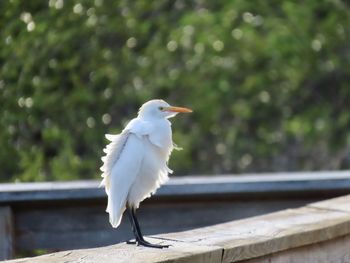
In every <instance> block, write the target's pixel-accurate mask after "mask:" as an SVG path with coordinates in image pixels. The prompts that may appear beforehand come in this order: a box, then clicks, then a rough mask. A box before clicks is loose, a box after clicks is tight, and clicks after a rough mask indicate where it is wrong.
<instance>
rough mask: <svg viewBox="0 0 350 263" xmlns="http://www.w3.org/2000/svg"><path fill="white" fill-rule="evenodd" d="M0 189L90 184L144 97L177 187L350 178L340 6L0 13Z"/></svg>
mask: <svg viewBox="0 0 350 263" xmlns="http://www.w3.org/2000/svg"><path fill="white" fill-rule="evenodd" d="M0 10H1V16H0V25H1V27H0V30H1V31H0V32H1V33H0V41H1V42H0V65H1V71H0V112H1V119H0V130H1V132H0V145H1V150H0V167H1V169H0V171H1V172H0V173H1V181H14V180H21V181H39V180H68V179H78V178H80V179H87V178H97V177H98V176H99V170H98V167H99V166H100V164H101V163H100V156H101V155H102V148H103V147H104V144H105V143H106V141H105V140H104V136H103V135H104V133H111V132H114V133H117V132H119V131H120V130H121V129H122V128H123V125H125V123H126V122H127V120H129V119H131V118H132V117H134V116H135V114H136V112H137V109H138V107H139V106H140V105H141V104H142V103H143V102H145V101H147V100H149V99H152V98H163V99H165V100H167V101H168V102H169V103H171V104H174V105H179V106H188V107H191V108H193V109H194V111H195V112H194V113H193V114H192V115H191V116H190V115H186V116H179V117H177V118H176V119H174V120H173V123H174V124H173V128H174V130H175V132H174V140H175V142H176V143H177V144H178V145H179V146H181V147H183V148H184V150H183V151H181V152H175V153H174V154H173V156H172V159H171V161H170V167H172V168H173V169H175V171H176V173H177V174H187V173H192V174H200V173H206V174H215V173H228V172H238V173H241V172H252V171H276V170H309V169H344V168H349V167H350V157H349V143H350V110H349V105H350V103H349V102H350V101H349V98H350V44H349V43H350V6H349V2H347V1H341V0H310V1H306V2H301V1H289V0H281V1H243V0H234V1H206V0H197V1H146V0H137V1H127V0H120V1H103V0H94V1H92V0H84V1H63V0H49V1H35V0H34V1H20V0H11V1H1V2H0Z"/></svg>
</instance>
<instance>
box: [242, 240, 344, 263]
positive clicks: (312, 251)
mask: <svg viewBox="0 0 350 263" xmlns="http://www.w3.org/2000/svg"><path fill="white" fill-rule="evenodd" d="M300 262H310V263H312V262H317V263H331V262H333V263H349V262H350V235H347V236H343V237H339V238H336V239H332V240H329V241H325V242H320V243H316V244H312V245H309V246H303V247H298V248H295V249H291V250H286V251H282V252H278V253H275V254H272V255H268V256H264V257H259V258H256V259H251V260H244V261H240V263H300Z"/></svg>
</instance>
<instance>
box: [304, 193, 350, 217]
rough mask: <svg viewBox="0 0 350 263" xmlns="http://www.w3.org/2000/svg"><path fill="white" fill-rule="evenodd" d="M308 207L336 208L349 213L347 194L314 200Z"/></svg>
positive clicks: (349, 205)
mask: <svg viewBox="0 0 350 263" xmlns="http://www.w3.org/2000/svg"><path fill="white" fill-rule="evenodd" d="M309 207H313V208H320V209H328V210H338V211H343V212H349V213H350V202H349V198H348V196H341V197H338V198H334V199H331V200H326V201H320V202H316V203H313V204H310V205H309Z"/></svg>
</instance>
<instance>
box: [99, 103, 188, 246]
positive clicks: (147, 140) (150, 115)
mask: <svg viewBox="0 0 350 263" xmlns="http://www.w3.org/2000/svg"><path fill="white" fill-rule="evenodd" d="M180 112H184V113H185V112H192V110H190V109H188V108H183V107H173V106H170V105H169V104H168V103H166V102H165V101H163V100H151V101H148V102H146V103H145V104H143V105H142V106H141V108H140V110H139V112H138V116H137V118H134V119H132V120H131V121H130V122H129V123H128V124H127V126H126V127H125V129H124V130H123V131H122V132H121V133H120V134H117V135H111V134H106V138H107V139H108V140H109V141H110V143H109V144H108V145H107V146H106V148H105V149H104V152H105V153H106V155H105V156H103V157H102V158H101V159H102V161H103V165H102V167H101V171H102V177H103V180H102V182H101V185H102V186H105V190H106V193H107V195H108V204H107V209H106V211H107V212H108V213H109V221H110V223H111V225H112V226H113V227H114V228H116V227H118V226H119V224H120V221H121V218H122V215H123V213H124V211H125V210H127V212H128V215H129V219H130V222H131V225H132V230H133V233H134V236H135V239H136V243H137V244H138V245H143V246H148V247H156V248H163V247H167V246H162V245H156V244H151V243H149V242H148V241H146V240H145V239H144V238H143V235H142V233H141V229H140V225H139V223H138V220H137V218H136V212H135V210H136V209H137V208H138V207H139V205H140V202H141V201H143V200H144V199H145V198H147V197H150V196H151V195H152V194H153V193H154V192H155V191H156V189H157V188H159V187H160V185H161V184H163V183H164V182H166V181H167V180H168V173H172V171H171V170H170V169H169V168H168V166H167V162H168V160H169V156H170V154H171V151H172V150H173V149H174V143H173V141H172V131H171V123H170V121H168V118H171V117H174V116H175V115H176V114H177V113H180Z"/></svg>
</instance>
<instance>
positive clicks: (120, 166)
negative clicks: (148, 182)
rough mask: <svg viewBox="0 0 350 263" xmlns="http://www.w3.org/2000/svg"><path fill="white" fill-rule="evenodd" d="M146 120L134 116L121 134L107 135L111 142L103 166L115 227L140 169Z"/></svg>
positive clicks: (103, 181)
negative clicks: (136, 118) (135, 118)
mask: <svg viewBox="0 0 350 263" xmlns="http://www.w3.org/2000/svg"><path fill="white" fill-rule="evenodd" d="M146 126H147V125H145V124H144V123H142V122H140V121H137V120H133V121H131V122H130V123H129V125H127V127H126V128H125V129H124V130H123V132H122V133H121V134H118V135H106V138H107V139H109V140H110V141H111V142H110V143H109V144H108V145H107V146H106V148H105V149H104V152H105V153H106V155H105V156H104V157H102V161H103V165H102V167H101V168H100V169H101V171H102V172H103V173H102V177H103V180H102V182H101V185H104V186H105V189H106V193H107V195H108V205H107V209H106V211H107V212H108V213H109V217H110V223H111V224H112V226H113V227H117V226H118V225H119V224H120V221H121V217H122V214H123V212H124V210H125V205H126V201H127V197H128V193H129V190H130V188H131V186H132V184H133V183H134V181H135V178H136V176H137V175H138V173H139V170H140V167H141V163H142V160H143V158H144V155H145V150H144V144H143V137H142V136H143V135H145V132H146V130H147V128H149V127H146Z"/></svg>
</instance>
